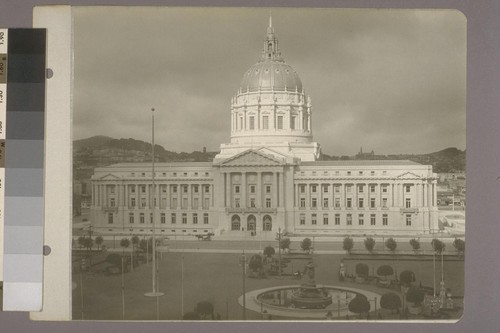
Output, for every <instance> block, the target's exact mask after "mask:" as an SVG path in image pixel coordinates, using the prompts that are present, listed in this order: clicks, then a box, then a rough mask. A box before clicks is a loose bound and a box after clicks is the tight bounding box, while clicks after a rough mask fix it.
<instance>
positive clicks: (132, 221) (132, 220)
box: [128, 213, 134, 224]
mask: <svg viewBox="0 0 500 333" xmlns="http://www.w3.org/2000/svg"><path fill="white" fill-rule="evenodd" d="M128 223H130V224H134V213H129V214H128Z"/></svg>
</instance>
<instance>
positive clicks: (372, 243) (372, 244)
mask: <svg viewBox="0 0 500 333" xmlns="http://www.w3.org/2000/svg"><path fill="white" fill-rule="evenodd" d="M374 247H375V240H374V239H373V238H372V237H367V238H366V239H365V248H366V249H367V250H368V252H370V253H372V252H373V248H374Z"/></svg>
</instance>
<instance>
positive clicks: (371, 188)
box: [370, 185, 375, 193]
mask: <svg viewBox="0 0 500 333" xmlns="http://www.w3.org/2000/svg"><path fill="white" fill-rule="evenodd" d="M370 192H371V193H375V185H370Z"/></svg>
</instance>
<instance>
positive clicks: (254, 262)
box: [248, 254, 264, 274]
mask: <svg viewBox="0 0 500 333" xmlns="http://www.w3.org/2000/svg"><path fill="white" fill-rule="evenodd" d="M263 267H264V265H263V263H262V257H261V256H260V255H259V254H254V255H253V256H252V257H251V258H250V261H249V262H248V268H249V269H250V271H251V272H252V273H254V274H255V273H259V274H260V273H261V272H262V268H263Z"/></svg>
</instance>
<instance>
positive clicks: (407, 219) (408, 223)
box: [406, 214, 411, 227]
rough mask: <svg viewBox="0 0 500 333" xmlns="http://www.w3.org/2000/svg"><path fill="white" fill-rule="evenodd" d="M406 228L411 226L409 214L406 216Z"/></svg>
mask: <svg viewBox="0 0 500 333" xmlns="http://www.w3.org/2000/svg"><path fill="white" fill-rule="evenodd" d="M406 226H408V227H409V226H411V214H406Z"/></svg>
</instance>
